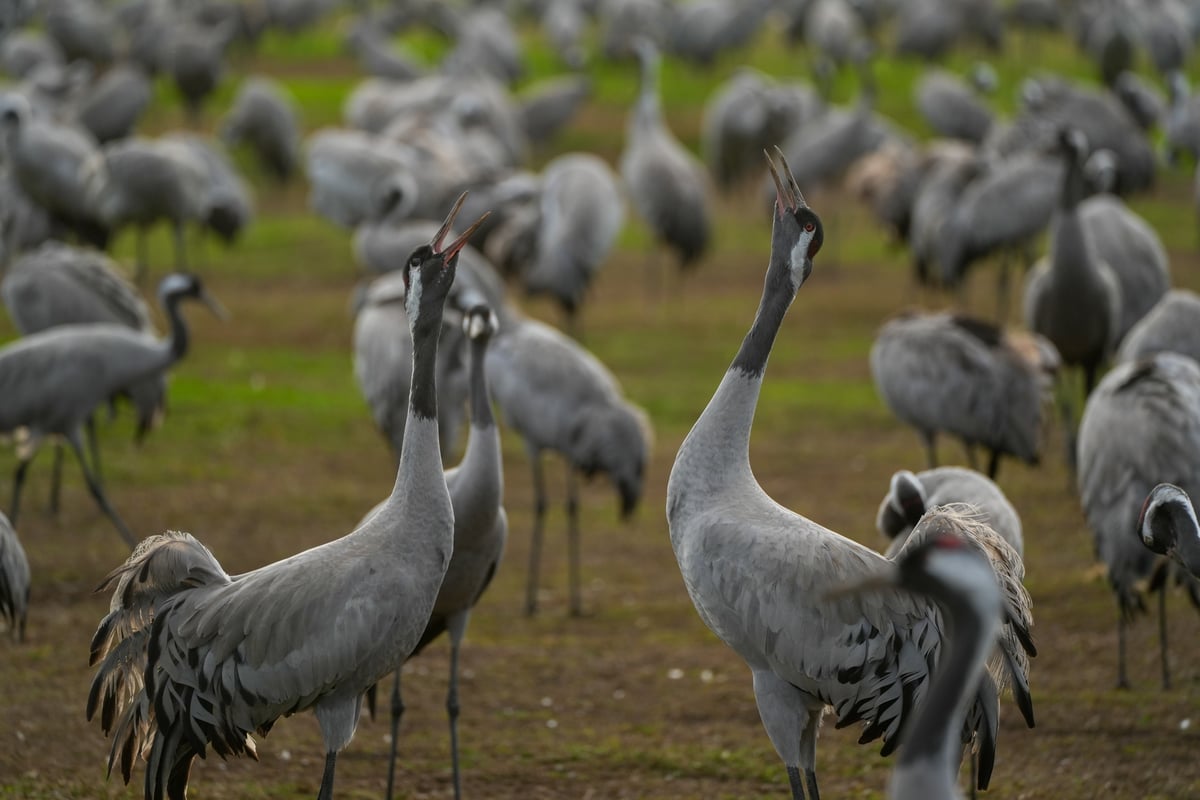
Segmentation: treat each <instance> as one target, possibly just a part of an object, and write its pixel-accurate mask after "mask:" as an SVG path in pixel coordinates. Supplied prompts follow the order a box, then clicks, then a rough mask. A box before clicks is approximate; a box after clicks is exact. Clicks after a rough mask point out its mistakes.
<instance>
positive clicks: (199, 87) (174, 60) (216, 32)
mask: <svg viewBox="0 0 1200 800" xmlns="http://www.w3.org/2000/svg"><path fill="white" fill-rule="evenodd" d="M233 34H234V28H233V26H232V25H222V26H220V27H216V28H209V27H207V26H204V25H197V24H194V23H192V22H190V21H188V20H186V19H177V20H175V22H174V24H172V25H171V27H170V28H169V30H168V34H167V44H166V50H165V51H164V60H165V62H166V63H165V64H164V66H165V69H166V71H167V72H168V73H169V74H170V76H171V80H172V81H173V82H174V84H175V88H176V90H178V92H179V95H180V97H181V98H182V100H183V106H184V109H185V110H186V111H187V113H188V115H189V116H191V118H192V119H193V120H197V119H199V118H200V115H201V111H202V110H203V108H204V104H205V102H207V100H208V98H209V97H210V96H211V95H212V93H213V92H214V91H216V88H217V85H218V84H219V83H220V81H221V78H222V76H223V74H224V71H225V64H224V59H225V46H226V45H227V44H228V43H229V41H230V39H231V38H232V37H233Z"/></svg>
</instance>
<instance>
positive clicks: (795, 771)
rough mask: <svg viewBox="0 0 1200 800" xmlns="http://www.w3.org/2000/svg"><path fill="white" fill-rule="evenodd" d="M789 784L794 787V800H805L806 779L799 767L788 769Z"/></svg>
mask: <svg viewBox="0 0 1200 800" xmlns="http://www.w3.org/2000/svg"><path fill="white" fill-rule="evenodd" d="M787 776H788V784H790V785H791V787H792V800H804V778H803V776H801V774H800V768H799V767H788V768H787Z"/></svg>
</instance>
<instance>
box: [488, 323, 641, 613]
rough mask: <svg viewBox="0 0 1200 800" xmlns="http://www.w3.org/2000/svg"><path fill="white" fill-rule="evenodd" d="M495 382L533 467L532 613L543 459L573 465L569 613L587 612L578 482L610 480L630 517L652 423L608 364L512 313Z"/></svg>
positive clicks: (495, 355)
mask: <svg viewBox="0 0 1200 800" xmlns="http://www.w3.org/2000/svg"><path fill="white" fill-rule="evenodd" d="M487 377H488V383H489V385H490V386H491V387H492V396H493V397H495V399H496V404H497V405H498V406H499V407H500V413H501V417H502V418H503V420H504V422H505V424H506V425H508V426H509V427H510V428H512V429H513V430H514V431H515V432H516V433H517V434H518V435H520V437H521V438H522V439H523V440H524V442H525V448H526V451H527V452H528V454H529V460H530V462H531V465H532V468H533V485H534V496H535V507H534V528H533V543H532V546H531V549H530V567H529V575H528V579H527V583H526V596H525V611H526V613H527V614H532V613H534V612H535V611H536V610H537V581H538V574H537V572H538V562H539V560H540V549H541V538H542V525H543V517H544V515H545V512H546V504H547V501H546V489H545V485H544V483H543V480H542V465H541V457H542V452H543V451H545V450H550V451H554V452H557V453H560V454H561V455H562V456H563V458H564V459H565V460H566V462H567V493H568V497H567V515H568V532H567V535H568V539H567V549H568V556H569V570H570V574H569V579H570V580H569V582H570V597H569V606H568V607H569V610H570V613H571V614H573V615H578V614H580V613H582V610H583V602H582V598H581V597H580V587H579V518H578V516H579V502H578V497H577V492H578V487H577V485H576V484H577V475H579V474H582V475H583V476H584V477H585V478H590V477H592V476H593V475H596V474H606V475H608V477H609V479H610V480H611V481H612V483H613V484H614V486H615V487H616V489H617V492H618V494H619V495H620V501H621V503H620V505H621V515H622V516H623V517H628V516H629V515H630V514H631V513H633V511H634V509H635V508H636V507H637V504H638V501H639V500H640V499H641V494H642V486H643V481H644V478H645V475H644V470H645V466H646V463H647V462H648V460H649V448H650V433H649V420H648V418H647V416H646V414H645V412H644V411H642V410H641V409H640V408H638V407H637V406H635V405H633V404H632V403H630V402H629V401H628V400H626V399H625V397H624V396H623V393H622V391H621V387H620V385H619V384H618V383H617V379H616V378H615V377H614V376H613V375H612V373H611V372H609V371H608V369H607V368H606V367H605V366H604V365H603V364H601V363H600V361H599V360H598V359H597V358H596V357H595V356H593V355H592V354H591V353H589V352H588V351H587V350H585V349H583V348H582V347H581V346H580V345H578V344H576V343H575V342H574V341H573V340H571V339H570V338H568V337H566V336H564V335H563V334H561V333H559V332H558V331H557V330H555V329H554V328H551V327H550V326H549V325H545V324H543V323H541V322H539V321H537V320H534V319H531V318H528V317H524V316H522V315H521V314H519V313H518V312H516V311H510V312H509V313H508V316H507V318H502V319H501V324H500V333H499V334H498V335H497V336H496V339H495V341H494V342H493V343H492V346H491V348H490V349H489V350H488V355H487Z"/></svg>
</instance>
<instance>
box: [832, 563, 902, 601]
mask: <svg viewBox="0 0 1200 800" xmlns="http://www.w3.org/2000/svg"><path fill="white" fill-rule="evenodd" d="M899 578H900V574H899V570H898V569H897V568H896V565H895V564H893V563H888V564H884V565H883V566H882V567H880V569H879V570H878V571H877V572H875V573H874V574H872V575H864V576H863V577H862V578H860V579H859V580H856V581H851V582H849V583H844V584H842V585H841V586H835V587H833V588H832V589H830V590H829V591H828V592H826V593H825V599H826V600H840V599H842V598H846V597H857V596H858V595H861V594H867V593H868V592H875V591H880V590H882V589H895V588H896V585H897V584H898V583H899Z"/></svg>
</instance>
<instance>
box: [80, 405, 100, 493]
mask: <svg viewBox="0 0 1200 800" xmlns="http://www.w3.org/2000/svg"><path fill="white" fill-rule="evenodd" d="M84 426H85V427H86V428H87V437H88V450H89V451H90V452H91V454H92V472H94V473H95V474H96V483H98V484H100V485H101V486H103V485H104V475H103V473H102V472H101V471H100V440H99V438H97V436H96V418H95V416H92V415H89V416H88V418H87V420H86V421H85V422H84Z"/></svg>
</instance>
